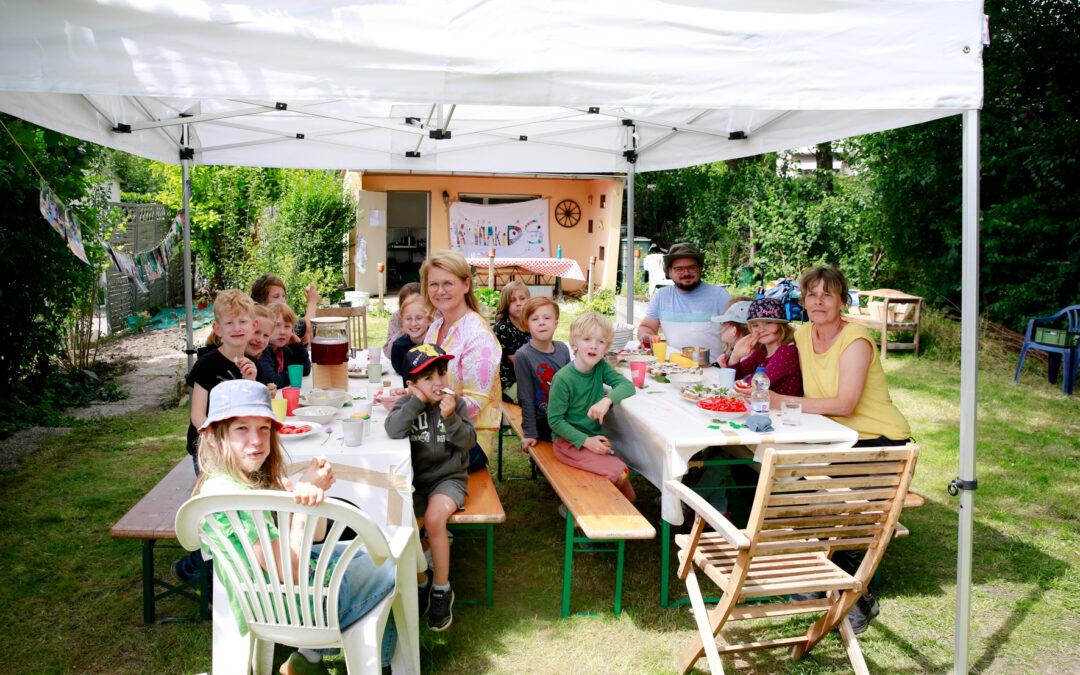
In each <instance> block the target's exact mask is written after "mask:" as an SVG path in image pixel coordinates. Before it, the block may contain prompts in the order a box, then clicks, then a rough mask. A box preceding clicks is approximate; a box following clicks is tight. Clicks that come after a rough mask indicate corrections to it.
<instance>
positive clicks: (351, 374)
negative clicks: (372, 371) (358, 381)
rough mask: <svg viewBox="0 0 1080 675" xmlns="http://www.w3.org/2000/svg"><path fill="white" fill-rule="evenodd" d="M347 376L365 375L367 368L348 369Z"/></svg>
mask: <svg viewBox="0 0 1080 675" xmlns="http://www.w3.org/2000/svg"><path fill="white" fill-rule="evenodd" d="M349 377H364V378H366V377H367V370H350V371H349Z"/></svg>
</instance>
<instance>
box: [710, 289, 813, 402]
mask: <svg viewBox="0 0 1080 675" xmlns="http://www.w3.org/2000/svg"><path fill="white" fill-rule="evenodd" d="M746 322H747V324H749V326H750V334H749V335H747V336H746V337H743V338H740V339H739V341H738V342H736V343H735V348H734V349H732V350H731V356H729V357H728V361H727V362H728V363H729V364H735V365H734V366H733V367H734V368H735V378H736V379H742V378H744V377H749V376H751V375H753V374H754V372H755V371H756V370H757V369H758V367H759V366H760V367H764V368H765V374H766V375H768V376H769V390H770V391H775V392H776V393H778V394H784V395H786V396H802V395H803V386H802V370H801V369H800V368H799V350H798V349H797V348H796V347H795V340H794V335H795V331H794V330H792V328H791V324H789V323H788V320H787V316H785V312H784V306H783V304H781V302H780V301H779V300H774V299H772V298H758V299H757V300H754V301H753V302H752V303H750V310H749V311H748V312H747V315H746ZM729 367H730V366H729Z"/></svg>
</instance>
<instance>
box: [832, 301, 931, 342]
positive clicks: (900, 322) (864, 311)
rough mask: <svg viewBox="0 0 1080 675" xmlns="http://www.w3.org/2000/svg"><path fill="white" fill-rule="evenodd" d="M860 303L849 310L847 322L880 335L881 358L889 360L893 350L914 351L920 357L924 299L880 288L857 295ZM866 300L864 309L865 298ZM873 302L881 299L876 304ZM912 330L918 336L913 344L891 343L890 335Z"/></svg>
mask: <svg viewBox="0 0 1080 675" xmlns="http://www.w3.org/2000/svg"><path fill="white" fill-rule="evenodd" d="M855 292H856V293H857V294H858V297H859V299H860V304H859V305H854V304H853V305H851V306H850V307H848V313H847V314H845V315H844V318H845V319H846V320H848V321H851V322H852V323H857V324H859V325H861V326H867V327H868V328H876V329H877V330H879V331H881V339H880V340H878V344H879V345H881V358H882V359H886V358H888V356H889V350H890V349H900V350H904V349H906V350H912V349H913V350H915V356H918V355H919V320H920V318H921V314H922V300H923V299H922V298H921V297H919V296H917V295H908V294H907V293H904V292H903V291H897V290H894V289H891V288H879V289H877V290H873V291H855ZM864 297H865V298H867V303H866V306H862V303H861V300H862V298H864ZM873 298H881V300H880V301H874V300H873ZM898 330H910V331H913V332H914V333H915V338H914V340H915V341H914V342H889V331H898Z"/></svg>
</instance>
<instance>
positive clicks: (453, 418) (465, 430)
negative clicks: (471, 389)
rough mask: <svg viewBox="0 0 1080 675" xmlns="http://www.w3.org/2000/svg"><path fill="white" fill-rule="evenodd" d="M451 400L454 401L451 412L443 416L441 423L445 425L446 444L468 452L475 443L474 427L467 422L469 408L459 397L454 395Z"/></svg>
mask: <svg viewBox="0 0 1080 675" xmlns="http://www.w3.org/2000/svg"><path fill="white" fill-rule="evenodd" d="M447 399H449V397H447ZM452 400H453V401H454V410H453V412H451V413H450V414H449V415H446V416H445V417H443V424H444V425H446V444H447V445H452V446H454V447H456V448H461V449H462V450H463V451H464V452H468V451H469V449H470V448H472V446H474V445H476V429H474V428H473V425H472V423H471V422H469V409H468V408H467V407H466V406H465V401H464V400H462V399H461V397H454V399H452Z"/></svg>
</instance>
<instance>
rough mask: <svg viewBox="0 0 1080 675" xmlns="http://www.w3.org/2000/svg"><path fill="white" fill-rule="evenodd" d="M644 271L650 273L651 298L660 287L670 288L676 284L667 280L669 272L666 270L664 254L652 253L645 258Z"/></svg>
mask: <svg viewBox="0 0 1080 675" xmlns="http://www.w3.org/2000/svg"><path fill="white" fill-rule="evenodd" d="M642 269H643V270H645V271H646V272H648V273H649V297H652V294H653V293H655V292H656V289H657V288H658V287H660V286H670V285H672V284H674V283H675V282H674V281H672V280H671V279H668V278H667V272H666V271H665V270H664V254H662V253H650V254H649V255H647V256H645V261H644V262H643V263H642Z"/></svg>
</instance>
